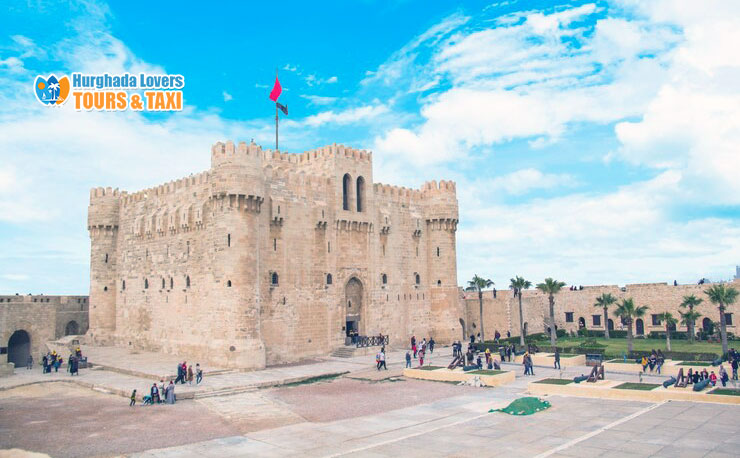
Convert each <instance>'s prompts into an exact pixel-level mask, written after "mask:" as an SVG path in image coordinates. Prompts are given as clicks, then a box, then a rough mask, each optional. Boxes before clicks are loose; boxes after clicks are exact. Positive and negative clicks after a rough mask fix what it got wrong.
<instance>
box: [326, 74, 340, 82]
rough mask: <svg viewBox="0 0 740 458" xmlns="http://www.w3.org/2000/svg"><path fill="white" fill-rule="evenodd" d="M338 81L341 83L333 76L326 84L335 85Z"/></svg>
mask: <svg viewBox="0 0 740 458" xmlns="http://www.w3.org/2000/svg"><path fill="white" fill-rule="evenodd" d="M338 81H339V79H338V78H337V77H336V76H332V77H330V78H327V80H326V83H327V84H334V83H336V82H338Z"/></svg>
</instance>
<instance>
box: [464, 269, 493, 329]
mask: <svg viewBox="0 0 740 458" xmlns="http://www.w3.org/2000/svg"><path fill="white" fill-rule="evenodd" d="M491 286H493V282H492V281H491V280H489V279H487V278H482V277H479V276H478V275H477V274H476V275H474V276H473V279H472V280H470V281H469V282H468V287H467V288H465V289H466V290H467V291H478V304H479V305H480V340H481V342H485V341H486V335H485V333H484V332H483V290H484V289H486V288H490V287H491Z"/></svg>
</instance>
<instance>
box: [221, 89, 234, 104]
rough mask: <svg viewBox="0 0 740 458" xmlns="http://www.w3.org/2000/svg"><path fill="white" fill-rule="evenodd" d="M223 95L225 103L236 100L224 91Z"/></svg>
mask: <svg viewBox="0 0 740 458" xmlns="http://www.w3.org/2000/svg"><path fill="white" fill-rule="evenodd" d="M221 95H223V97H224V102H230V101H231V100H233V99H234V97H233V96H232V95H231V94H229V93H228V92H226V91H223V92H222V93H221Z"/></svg>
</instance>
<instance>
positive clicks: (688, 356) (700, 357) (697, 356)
mask: <svg viewBox="0 0 740 458" xmlns="http://www.w3.org/2000/svg"><path fill="white" fill-rule="evenodd" d="M643 355H645V356H648V355H650V352H649V351H633V352H631V353H630V354H629V355H627V358H630V359H636V358H642V357H643ZM663 356H665V357H666V359H672V360H674V361H714V360H715V359H717V358H719V355H718V354H716V353H698V352H697V353H694V352H685V351H664V352H663Z"/></svg>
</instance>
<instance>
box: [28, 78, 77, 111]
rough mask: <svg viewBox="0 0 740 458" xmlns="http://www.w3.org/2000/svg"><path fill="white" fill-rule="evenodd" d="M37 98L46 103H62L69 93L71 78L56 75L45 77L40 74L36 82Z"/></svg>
mask: <svg viewBox="0 0 740 458" xmlns="http://www.w3.org/2000/svg"><path fill="white" fill-rule="evenodd" d="M33 87H34V89H35V92H36V98H37V99H38V100H39V102H41V103H43V104H44V105H61V104H63V103H64V102H66V101H67V96H68V95H69V78H67V77H66V76H64V77H62V78H61V79H57V77H56V76H54V75H49V77H48V78H44V77H43V76H41V75H39V76H37V77H36V81H35V82H34V86H33Z"/></svg>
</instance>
